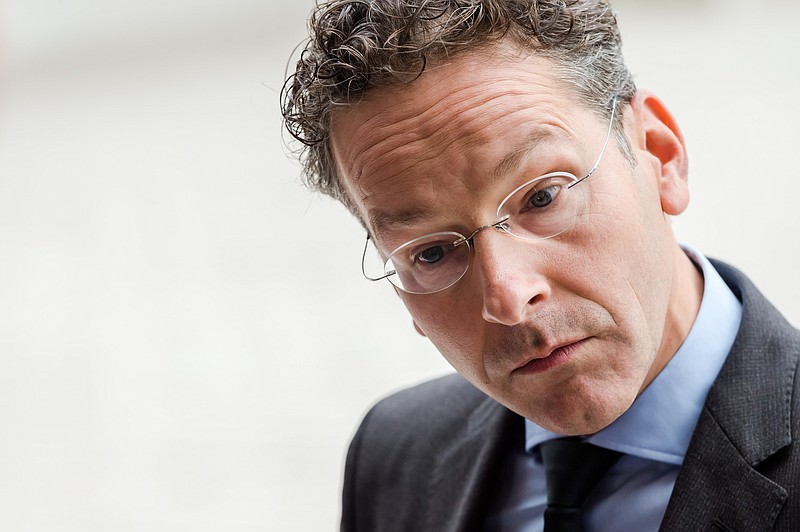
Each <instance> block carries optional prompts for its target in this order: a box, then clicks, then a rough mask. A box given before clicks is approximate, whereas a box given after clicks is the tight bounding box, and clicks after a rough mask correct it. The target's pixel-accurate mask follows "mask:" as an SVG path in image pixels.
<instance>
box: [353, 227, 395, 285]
mask: <svg viewBox="0 0 800 532" xmlns="http://www.w3.org/2000/svg"><path fill="white" fill-rule="evenodd" d="M367 246H369V233H367V238H366V240H365V241H364V253H362V254H361V274H362V275H363V276H364V277H366V278H367V279H369V280H370V281H380V280H382V279H386V278H387V277H391V276H392V275H394V274H396V273H397V271H395V270H392V271H390V272H388V273H387V274H386V275H382V276H380V277H374V278H373V277H370V276H369V275H367V269H366V267H365V266H364V261H365V260H366V259H367Z"/></svg>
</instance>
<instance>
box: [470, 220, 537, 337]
mask: <svg viewBox="0 0 800 532" xmlns="http://www.w3.org/2000/svg"><path fill="white" fill-rule="evenodd" d="M476 240H480V242H476V243H475V251H474V253H475V256H474V257H473V261H474V266H475V270H476V272H475V273H476V274H477V277H478V279H479V281H478V282H480V283H481V287H482V290H483V310H482V313H483V318H484V319H485V320H486V321H488V322H490V323H498V324H502V325H508V326H512V325H517V324H519V323H521V322H523V321H524V320H525V318H526V316H528V315H529V314H530V313H531V312H532V311H533V310H534V308H535V307H536V306H537V305H539V304H541V303H542V302H543V301H545V300H547V299H548V298H549V297H550V284H549V283H548V281H547V279H546V278H545V277H544V276H543V275H542V274H541V272H540V271H539V269H538V267H537V266H538V264H539V263H540V262H541V258H540V257H538V256H537V250H536V243H533V242H523V241H521V240H519V239H517V238H515V237H513V236H511V235H509V234H504V233H501V232H498V231H485V232H484V233H483V234H481V235H480V237H479V238H478V239H476Z"/></svg>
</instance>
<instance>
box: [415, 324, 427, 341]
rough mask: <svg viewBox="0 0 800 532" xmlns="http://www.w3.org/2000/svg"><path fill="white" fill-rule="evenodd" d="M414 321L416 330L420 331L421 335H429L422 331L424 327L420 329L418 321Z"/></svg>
mask: <svg viewBox="0 0 800 532" xmlns="http://www.w3.org/2000/svg"><path fill="white" fill-rule="evenodd" d="M413 323H414V330H416V331H417V332H418V333H419V334H420V335H421V336H425V337H427V336H428V335H427V334H425V333H424V332H422V329H420V328H419V325H417V322H416V321H415V322H413Z"/></svg>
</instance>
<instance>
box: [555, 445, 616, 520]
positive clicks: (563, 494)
mask: <svg viewBox="0 0 800 532" xmlns="http://www.w3.org/2000/svg"><path fill="white" fill-rule="evenodd" d="M539 450H540V451H541V453H542V461H543V463H544V470H545V475H546V478H547V509H546V510H545V512H544V532H582V531H583V509H582V508H583V503H584V502H585V501H586V498H587V497H588V496H589V492H591V491H592V488H594V487H595V485H596V484H597V483H598V482H599V481H600V479H601V478H602V477H603V475H605V474H606V471H608V469H609V468H610V467H611V466H612V465H614V462H616V461H617V460H618V459H619V457H620V456H621V454H620V453H618V452H616V451H612V450H609V449H604V448H602V447H597V446H596V445H592V444H591V443H583V442H581V441H579V440H577V439H572V438H562V439H557V440H550V441H546V442H543V443H542V444H540V445H539Z"/></svg>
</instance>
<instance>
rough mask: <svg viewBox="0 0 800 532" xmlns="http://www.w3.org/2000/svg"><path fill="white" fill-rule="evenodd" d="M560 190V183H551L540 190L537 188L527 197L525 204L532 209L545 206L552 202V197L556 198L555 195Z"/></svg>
mask: <svg viewBox="0 0 800 532" xmlns="http://www.w3.org/2000/svg"><path fill="white" fill-rule="evenodd" d="M560 191H561V186H560V185H551V186H549V187H545V188H543V189H541V190H537V191H535V192H534V193H533V194H531V196H530V197H529V198H528V202H527V206H528V207H532V208H534V209H541V208H542V207H547V206H548V205H550V204H551V203H552V202H553V200H554V199H556V196H557V195H558V193H559V192H560Z"/></svg>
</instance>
